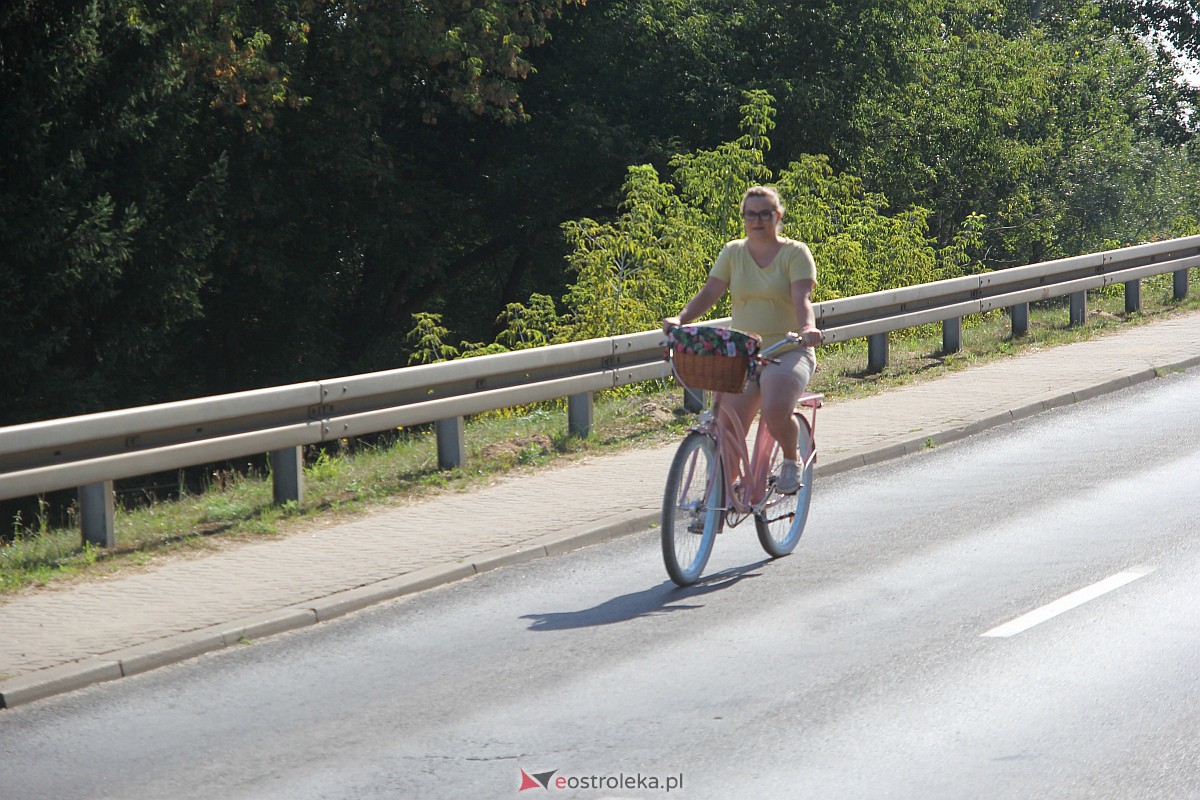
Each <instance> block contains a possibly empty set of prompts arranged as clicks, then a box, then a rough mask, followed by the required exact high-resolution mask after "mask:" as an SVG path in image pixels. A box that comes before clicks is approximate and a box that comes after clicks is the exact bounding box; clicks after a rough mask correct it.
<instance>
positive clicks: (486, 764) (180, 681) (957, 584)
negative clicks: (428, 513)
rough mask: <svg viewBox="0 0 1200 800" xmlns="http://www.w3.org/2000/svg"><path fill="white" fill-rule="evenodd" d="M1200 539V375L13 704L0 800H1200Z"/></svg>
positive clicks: (0, 720) (2, 753)
mask: <svg viewBox="0 0 1200 800" xmlns="http://www.w3.org/2000/svg"><path fill="white" fill-rule="evenodd" d="M564 502H569V498H564ZM1197 519H1200V375H1197V374H1196V373H1195V372H1194V371H1193V372H1191V373H1187V374H1182V375H1174V376H1169V377H1167V378H1164V379H1162V380H1158V381H1154V382H1152V383H1150V384H1145V385H1142V386H1139V387H1137V388H1134V389H1130V390H1126V391H1123V392H1120V393H1117V394H1114V395H1110V396H1106V397H1104V398H1100V399H1098V400H1094V401H1089V402H1087V403H1082V404H1079V405H1076V406H1072V407H1068V408H1063V409H1059V410H1056V411H1053V412H1049V413H1046V414H1043V415H1040V416H1038V417H1034V418H1030V419H1027V420H1024V421H1022V422H1019V423H1016V424H1014V425H1011V426H1007V427H1004V428H1000V429H995V430H993V431H990V432H988V433H985V434H981V435H980V436H977V437H975V438H973V439H971V440H968V441H965V442H961V443H958V444H955V445H950V446H946V447H941V448H936V449H931V450H929V451H927V452H925V453H922V454H920V455H917V456H912V457H909V458H906V459H903V460H900V461H895V462H891V463H887V464H882V465H879V466H877V467H872V468H864V469H861V470H857V471H854V472H851V473H846V474H843V475H840V476H835V477H831V478H828V479H825V480H823V481H821V482H820V483H819V484H818V485H817V487H816V491H815V493H814V499H813V511H812V515H811V517H810V520H809V527H808V531H807V532H806V534H805V537H804V539H803V540H802V541H801V543H800V546H799V547H798V549H797V552H796V553H795V554H794V555H792V556H791V557H789V558H786V559H782V560H779V561H776V562H769V561H767V560H766V559H765V556H764V554H763V553H762V552H761V550H760V549H759V548H758V544H757V541H756V539H755V536H754V532H753V529H752V523H745V524H743V525H742V526H741V527H738V528H735V529H733V530H728V531H726V532H725V533H724V534H722V535H721V537H720V538H719V539H718V541H717V546H716V548H715V550H714V554H713V558H712V560H711V561H710V563H709V567H708V569H709V572H710V577H709V578H708V579H707V580H705V581H704V582H703V583H701V584H700V585H697V586H695V587H691V588H689V589H686V590H680V589H676V588H674V586H673V584H670V583H669V582H668V581H667V580H666V577H665V574H664V572H663V568H662V564H661V560H660V556H659V553H658V549H657V537H656V533H655V532H648V533H646V534H643V535H637V536H632V537H629V538H626V539H624V540H621V541H618V542H614V543H611V544H608V545H604V546H597V547H593V548H588V549H586V550H583V551H579V552H577V553H573V554H570V555H567V556H563V557H558V558H551V559H543V560H541V561H537V562H534V563H530V564H525V565H521V566H517V567H510V568H506V569H501V570H498V571H496V572H492V573H487V574H484V575H482V576H479V577H478V578H475V579H473V580H470V581H466V582H463V583H460V584H456V585H452V586H448V587H445V588H442V589H438V590H434V591H430V592H427V593H424V594H422V595H419V596H415V597H412V598H409V599H407V600H403V601H398V602H395V603H392V604H388V605H384V606H379V607H375V608H372V609H370V610H368V611H365V612H362V613H359V614H356V615H353V616H350V617H347V618H344V619H340V620H335V621H333V622H330V623H327V624H324V625H321V626H318V627H316V628H314V629H309V630H305V631H301V632H296V633H293V634H287V635H284V636H280V637H277V638H273V639H270V640H266V641H263V642H258V643H252V644H249V645H247V646H245V647H243V648H239V649H236V650H232V651H222V652H219V653H216V654H213V655H210V656H206V657H203V658H200V659H197V660H195V661H191V662H187V663H183V664H180V665H177V666H174V667H169V668H165V669H162V670H158V671H155V672H152V673H148V674H146V675H143V676H136V677H133V678H129V679H126V680H122V681H119V682H115V683H108V684H101V685H98V686H95V687H92V688H89V689H86V690H83V691H80V692H77V693H74V694H70V695H65V696H62V697H56V698H52V699H49V700H47V701H44V702H41V703H37V704H32V705H30V706H25V707H18V708H15V709H11V710H8V711H6V712H5V714H4V715H3V716H2V717H0V797H3V798H5V800H8V799H9V798H12V800H18V799H19V800H35V798H55V800H57V799H58V798H65V797H69V798H98V797H111V798H122V799H123V800H140V799H141V798H155V799H156V800H157V799H158V798H168V797H170V798H180V799H182V798H230V799H233V798H255V799H257V798H289V800H291V799H303V798H465V797H489V798H491V797H501V798H502V797H516V796H520V797H536V796H540V795H541V794H543V793H548V794H550V795H552V796H558V797H583V798H613V797H621V798H651V797H686V798H730V797H764V798H776V797H778V798H809V797H811V798H885V797H886V798H892V797H894V798H954V799H955V800H958V799H959V798H964V797H988V798H1029V797H1055V798H1085V797H1086V798H1107V797H1111V798H1143V797H1153V798H1194V797H1197V796H1200V737H1197V735H1196V731H1197V730H1200V724H1198V723H1200V711H1198V709H1200V702H1198V701H1200V689H1198V688H1197V684H1196V680H1195V671H1196V664H1197V663H1198V662H1200V613H1198V612H1197V601H1196V597H1197V596H1200V578H1198V577H1197V576H1198V575H1200V543H1198V541H1197V537H1196V533H1197V529H1198V528H1200V524H1198V523H1197ZM451 522H452V521H451ZM546 773H553V774H551V775H549V776H547V775H546ZM526 776H528V777H526ZM539 776H541V777H542V778H544V779H545V780H546V781H547V784H548V786H549V788H548V789H543V788H541V786H540V785H538V786H535V787H534V788H532V789H529V790H527V792H526V793H521V792H519V789H520V788H521V786H522V782H523V781H526V782H527V783H528V781H536V780H538V777H539ZM655 781H657V782H658V788H654V782H655ZM668 782H671V783H672V784H677V783H681V784H682V786H678V785H674V786H672V791H671V792H670V793H667V792H666V788H667V784H668ZM560 785H561V786H562V787H563V788H559V786H560Z"/></svg>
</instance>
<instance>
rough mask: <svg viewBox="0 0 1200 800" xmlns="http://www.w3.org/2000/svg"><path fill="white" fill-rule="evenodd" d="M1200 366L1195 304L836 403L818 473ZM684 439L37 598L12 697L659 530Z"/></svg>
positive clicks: (17, 653) (17, 618)
mask: <svg viewBox="0 0 1200 800" xmlns="http://www.w3.org/2000/svg"><path fill="white" fill-rule="evenodd" d="M1197 364H1200V314H1192V315H1189V316H1185V317H1180V318H1178V319H1173V320H1167V321H1163V322H1157V323H1153V324H1149V325H1144V326H1140V327H1136V328H1131V329H1128V330H1124V331H1121V332H1119V333H1115V334H1112V335H1108V336H1104V337H1101V338H1097V339H1093V340H1091V341H1087V342H1081V343H1078V344H1071V345H1063V346H1060V347H1056V348H1051V349H1047V350H1043V351H1040V352H1035V353H1028V354H1024V355H1021V356H1015V357H1013V358H1008V359H1003V360H1000V361H996V362H994V363H991V364H987V365H983V366H979V367H974V368H971V369H968V370H964V371H962V372H956V373H952V374H949V375H945V376H943V377H940V378H936V379H933V380H930V381H926V382H923V383H920V384H917V385H913V386H907V387H903V388H897V389H891V390H888V391H887V392H885V393H883V394H880V395H876V396H872V397H867V398H863V399H858V400H851V401H843V402H830V403H828V404H827V405H826V406H825V408H823V409H822V410H821V412H820V416H819V418H818V427H817V433H818V446H819V452H820V459H819V463H818V472H817V474H818V475H829V474H833V473H835V472H838V471H842V470H845V469H851V468H853V467H857V466H862V465H865V464H868V463H874V462H878V461H882V460H885V459H888V458H893V457H896V456H899V455H903V454H905V453H911V452H916V451H918V450H920V449H922V448H923V447H925V446H926V444H927V443H928V441H929V440H931V439H932V440H933V441H934V442H937V443H942V442H946V441H950V440H953V439H957V438H961V437H963V436H967V435H970V434H971V433H974V432H977V431H980V430H983V429H985V428H988V427H991V426H994V425H999V424H1003V423H1005V422H1010V421H1012V420H1014V419H1017V418H1020V417H1023V416H1028V415H1030V414H1034V413H1037V412H1039V411H1042V410H1045V409H1048V408H1052V407H1054V406H1057V405H1064V404H1067V403H1072V402H1077V401H1079V400H1082V399H1086V398H1087V397H1091V396H1094V395H1097V394H1101V393H1104V392H1107V391H1112V390H1114V389H1118V388H1122V387H1125V386H1129V385H1132V384H1133V383H1137V382H1140V381H1144V380H1149V379H1151V378H1154V377H1155V376H1156V374H1159V373H1160V372H1161V371H1163V370H1171V369H1178V368H1184V367H1189V366H1194V365H1197ZM673 448H674V446H673V445H672V446H668V447H660V448H656V449H651V450H639V451H633V452H629V453H623V454H619V455H611V456H605V457H598V458H592V459H589V460H586V461H584V462H581V463H577V464H574V465H571V466H568V467H564V468H561V469H555V470H552V471H547V472H544V473H541V474H537V475H532V476H524V477H516V478H507V479H504V480H502V481H500V482H499V483H497V484H495V485H493V486H489V487H487V488H485V489H481V490H478V491H473V492H471V493H469V494H462V495H448V496H444V497H438V498H435V499H431V500H427V501H424V502H421V503H418V504H415V505H411V506H405V507H401V508H396V509H394V510H387V511H382V512H378V513H375V514H371V515H368V516H364V517H361V518H358V519H354V520H352V521H348V522H345V523H342V524H337V525H331V526H328V527H320V528H314V529H312V530H310V531H307V532H305V533H302V534H297V535H293V536H290V537H287V538H282V539H274V540H270V541H264V542H259V543H255V544H250V545H245V546H241V547H235V548H232V549H230V550H227V551H224V552H221V553H217V554H213V555H210V556H204V557H199V558H195V559H188V560H182V561H177V562H172V563H170V564H167V565H165V566H162V567H159V568H156V569H153V570H151V571H149V572H144V573H140V574H135V575H129V576H124V577H116V578H109V579H105V580H102V581H96V582H91V583H85V584H81V585H76V586H70V587H63V588H52V589H47V590H42V591H36V592H31V593H27V594H23V595H20V596H18V597H16V598H14V599H11V600H9V601H7V602H4V603H3V604H2V605H0V707H5V706H7V707H11V706H15V705H18V704H21V703H26V702H30V701H33V700H37V699H39V698H42V697H46V696H49V695H52V694H56V693H59V692H64V691H70V690H72V689H76V688H79V687H81V686H86V685H88V684H91V683H95V682H98V681H102V680H111V679H115V678H119V677H122V676H126V675H132V674H135V673H138V672H144V671H146V670H148V669H153V668H155V667H157V666H161V665H163V664H167V663H171V662H174V661H179V660H181V659H185V658H191V657H194V656H196V655H199V654H201V653H203V652H206V651H209V650H215V649H218V648H221V647H226V646H229V645H231V644H234V643H236V642H237V641H238V640H240V639H241V638H243V637H246V638H257V637H262V636H266V635H270V634H272V633H278V632H281V631H284V630H290V629H293V628H297V627H301V626H304V625H310V624H313V623H315V622H319V621H323V620H326V619H329V618H332V617H335V616H338V615H340V614H343V613H346V612H348V611H352V610H355V609H358V608H362V607H364V606H367V605H370V604H372V603H376V602H380V601H382V600H385V599H389V598H393V597H397V596H400V595H403V594H406V593H410V592H414V591H419V590H421V589H424V588H428V587H431V586H435V585H438V584H441V583H445V582H447V581H452V580H458V579H461V578H463V577H467V576H469V575H473V574H476V573H478V572H482V571H485V570H488V569H492V568H494V567H497V566H501V565H503V564H508V563H514V562H517V561H522V560H528V559H532V558H538V557H542V556H546V555H553V554H556V553H560V552H564V551H567V550H570V549H573V548H576V547H580V546H583V545H586V544H590V543H594V542H599V541H603V540H605V539H609V538H612V537H615V536H620V535H624V534H627V533H631V532H634V531H639V530H645V529H646V527H647V526H649V525H650V524H651V523H652V522H653V521H654V520H655V519H656V518H657V514H658V506H659V502H660V498H661V491H662V482H663V480H664V478H665V475H666V471H667V467H668V465H669V463H670V459H671V455H672V452H673ZM563 497H569V498H571V502H569V503H563V502H561V498H563Z"/></svg>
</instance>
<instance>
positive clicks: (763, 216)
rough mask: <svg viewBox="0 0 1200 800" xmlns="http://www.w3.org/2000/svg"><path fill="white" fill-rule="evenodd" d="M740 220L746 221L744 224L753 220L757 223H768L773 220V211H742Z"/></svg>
mask: <svg viewBox="0 0 1200 800" xmlns="http://www.w3.org/2000/svg"><path fill="white" fill-rule="evenodd" d="M742 219H744V220H746V222H753V221H754V220H758V221H759V222H770V221H771V220H773V219H775V210H774V209H768V210H766V211H743V212H742Z"/></svg>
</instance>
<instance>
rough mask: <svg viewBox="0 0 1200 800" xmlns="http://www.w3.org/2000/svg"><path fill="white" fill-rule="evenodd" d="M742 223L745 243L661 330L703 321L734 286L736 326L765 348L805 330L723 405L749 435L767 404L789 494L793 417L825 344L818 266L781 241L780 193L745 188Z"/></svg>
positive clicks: (736, 243) (795, 474)
mask: <svg viewBox="0 0 1200 800" xmlns="http://www.w3.org/2000/svg"><path fill="white" fill-rule="evenodd" d="M742 221H743V223H744V225H745V228H746V238H744V239H735V240H733V241H731V242H728V243H726V244H725V246H724V247H723V248H722V249H721V254H720V255H719V256H718V257H717V261H716V264H714V265H713V268H712V270H711V271H710V272H709V275H708V280H707V281H706V282H705V284H704V286H702V287H701V288H700V291H698V292H696V294H695V295H694V296H693V297H692V299H691V300H689V301H688V302H687V305H685V306H684V307H683V310H682V311H680V312H679V316H678V317H667V318H666V319H664V320H663V330H664V332H666V331H669V330H670V328H671V327H673V326H675V325H683V324H687V323H689V322H692V321H694V320H696V319H699V318H700V317H701V316H702V315H703V314H704V313H705V312H707V311H708V310H709V309H710V308H712V307H713V306H714V305H716V302H717V301H718V300H720V299H721V297H722V296H723V295H724V294H725V291H726V290H727V289H728V290H729V293H730V301H731V305H732V312H733V313H732V317H733V322H732V326H733V327H734V328H737V329H739V330H743V331H751V332H754V333H757V334H758V335H759V336H761V337H762V344H763V346H764V347H767V346H770V345H772V344H774V343H776V342H778V341H781V340H783V339H785V338H786V336H787V333H788V331H799V332H800V340H801V345H793V346H785V347H784V348H781V349H780V350H777V351H776V352H775V354H774V356H775V360H776V361H777V362H778V363H769V364H766V365H764V366H763V367H762V368H760V369H759V371H758V375H757V379H756V380H753V381H750V383H749V384H748V385H747V386H746V390H745V391H744V392H743V393H742V394H727V395H725V396H724V397H723V398H722V400H721V403H722V405H723V406H724V407H725V408H727V409H729V410H731V411H733V412H734V413H735V414H736V415H737V417H738V419H739V420H740V421H741V423H742V434H743V436H745V434H746V433H747V432H748V431H749V430H750V423H751V422H753V421H754V415H755V414H756V413H757V412H758V411H759V410H760V407H761V411H762V419H763V422H765V423H766V425H767V429H768V430H769V431H770V432H771V435H772V436H773V437H774V438H775V440H776V441H778V442H779V446H780V448H781V449H782V451H783V459H784V460H783V466H782V467H781V468H780V472H779V476H778V477H777V478H776V481H775V488H776V490H777V491H779V492H782V493H784V494H791V493H793V492H795V491H796V490H797V489H798V488H799V486H800V469H799V466H798V465H797V463H796V456H797V449H796V441H797V437H798V435H799V428H798V426H797V422H796V418H795V416H793V412H794V411H795V408H796V400H797V399H798V398H799V397H800V394H801V393H802V392H803V391H804V388H805V387H806V386H807V385H808V381H809V379H810V378H812V374H813V370H815V369H816V366H817V360H816V355H815V354H814V352H813V346H815V345H818V344H820V343H821V332H820V330H818V329H817V326H816V315H815V313H814V311H813V305H812V293H813V289H814V288H816V285H817V267H816V264H815V263H814V262H813V257H812V253H811V252H810V251H809V249H808V245H806V244H804V243H803V242H797V241H794V240H792V239H788V238H785V237H783V236H780V233H779V231H780V227H781V226H782V223H783V203H782V202H781V201H780V199H779V193H778V192H777V191H776V190H775V189H774V188H772V187H768V186H753V187H751V188H749V189H747V190H746V193H745V194H744V195H742Z"/></svg>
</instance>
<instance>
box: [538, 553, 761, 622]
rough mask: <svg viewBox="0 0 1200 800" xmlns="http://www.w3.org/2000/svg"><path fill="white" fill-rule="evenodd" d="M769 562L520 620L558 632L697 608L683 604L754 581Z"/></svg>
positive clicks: (668, 582) (694, 604) (663, 583)
mask: <svg viewBox="0 0 1200 800" xmlns="http://www.w3.org/2000/svg"><path fill="white" fill-rule="evenodd" d="M770 560H771V559H769V558H767V559H763V560H762V561H756V562H755V563H753V564H746V565H745V566H741V567H733V568H731V569H726V570H722V571H721V572H714V573H713V574H712V575H706V576H704V577H703V578H701V579H700V580H699V581H697V582H696V583H695V584H693V585H691V586H685V587H679V586H676V585H675V584H674V583H671V582H670V581H663V582H662V583H660V584H659V585H657V586H653V587H651V588H649V589H643V590H642V591H640V592H634V593H633V594H623V595H621V596H620V597H614V598H612V599H611V600H605V601H604V602H603V603H601V604H600V605H598V606H593V607H591V608H585V609H582V610H580V611H550V612H547V613H544V614H526V615H524V616H523V617H521V619H529V620H533V622H531V623H530V624H529V630H531V631H562V630H569V629H571V628H586V627H590V626H592V625H612V624H613V623H616V622H626V621H628V620H631V619H637V618H638V617H648V616H651V615H653V614H666V613H669V612H672V611H687V610H688V609H692V608H700V607H701V606H702V604H700V603H686V602H685V601H687V600H689V599H691V598H694V597H702V596H704V595H706V594H710V593H712V592H717V591H720V590H722V589H728V588H729V587H731V586H734V585H735V584H738V583H741V582H742V581H743V580H745V579H746V578H757V577H758V576H759V575H761V574H762V573H761V572H755V570H757V569H758V568H759V567H761V566H763V565H764V564H767V563H768V562H770Z"/></svg>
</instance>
